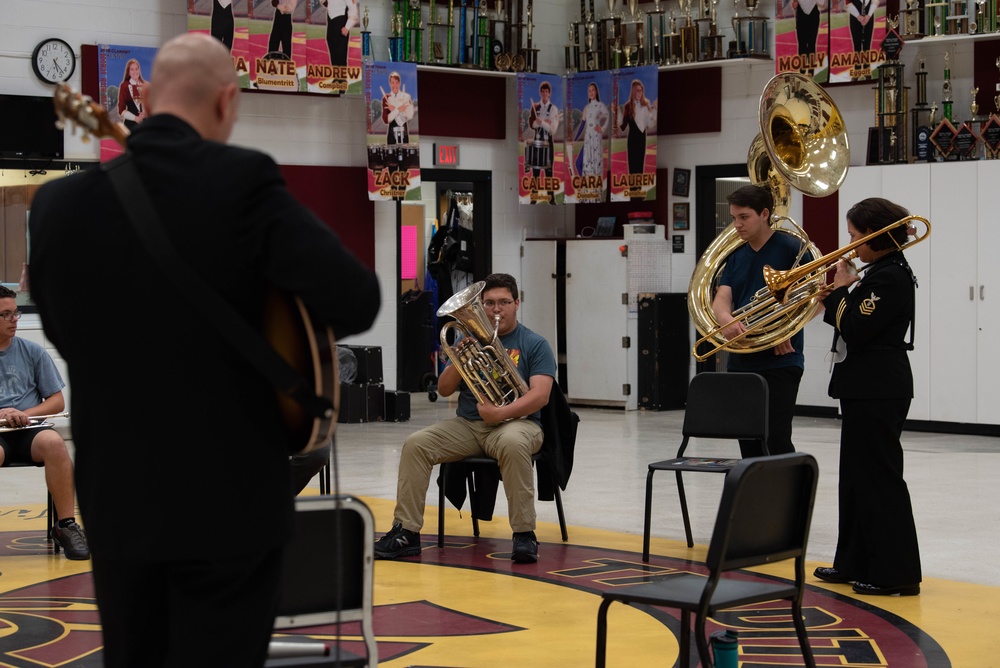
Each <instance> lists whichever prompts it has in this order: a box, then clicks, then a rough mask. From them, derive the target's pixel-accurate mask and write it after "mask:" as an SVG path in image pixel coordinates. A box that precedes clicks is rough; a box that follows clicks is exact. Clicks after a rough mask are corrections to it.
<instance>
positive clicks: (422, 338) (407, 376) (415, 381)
mask: <svg viewBox="0 0 1000 668" xmlns="http://www.w3.org/2000/svg"><path fill="white" fill-rule="evenodd" d="M432 297H433V295H432V294H431V293H430V292H428V291H420V292H416V291H410V292H408V293H407V294H406V295H404V296H403V301H402V306H401V307H400V311H399V329H400V333H401V337H400V344H399V358H398V364H399V376H398V378H399V383H398V385H397V387H398V389H400V390H407V391H410V392H426V391H427V388H428V385H429V383H431V382H434V381H436V376H435V373H434V351H435V350H436V349H437V344H438V333H437V329H436V325H435V316H434V310H433V303H432Z"/></svg>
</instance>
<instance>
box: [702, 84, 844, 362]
mask: <svg viewBox="0 0 1000 668" xmlns="http://www.w3.org/2000/svg"><path fill="white" fill-rule="evenodd" d="M758 121H759V123H760V134H758V135H757V136H756V137H755V138H754V141H753V142H752V143H751V145H750V150H749V152H748V155H747V171H748V172H749V174H750V181H751V182H752V183H754V184H756V185H762V186H766V187H768V188H769V189H770V190H771V193H772V195H773V196H774V211H772V212H771V213H772V215H771V226H772V227H774V229H775V231H776V232H780V233H783V234H791V235H792V236H794V237H796V238H797V239H798V240H799V242H800V247H801V250H800V252H799V258H798V260H801V259H802V258H803V257H805V256H806V254H807V253H808V254H810V255H812V256H813V257H819V255H820V253H819V250H818V249H817V248H816V246H815V245H814V244H813V243H812V242H810V241H809V237H808V236H807V235H806V233H805V232H804V231H803V230H802V228H800V227H799V226H798V225H797V224H796V223H795V221H794V220H792V219H791V218H789V217H788V216H787V213H788V208H789V202H790V200H791V196H790V191H789V187H793V188H795V189H796V190H800V191H801V192H802V193H803V194H805V195H809V196H811V197H825V196H826V195H830V194H832V193H833V192H835V191H836V190H837V189H838V188H840V186H841V184H842V183H843V182H844V178H845V177H846V175H847V168H848V165H849V163H850V149H849V148H848V142H847V129H846V127H845V126H844V121H843V118H842V117H841V115H840V112H839V110H838V109H837V106H836V105H835V104H834V102H833V100H832V99H831V98H830V97H829V96H828V95H827V94H826V91H824V90H823V89H822V87H820V86H819V85H818V84H816V83H815V82H813V80H812V79H810V78H808V77H805V76H802V75H800V74H793V73H784V74H779V75H777V76H775V77H773V78H772V79H771V80H770V81H769V82H768V83H767V85H766V86H765V87H764V91H763V93H761V97H760V106H759V113H758ZM785 222H787V223H789V225H790V227H783V226H782V224H783V223H785ZM743 243H744V242H743V240H742V239H740V237H739V234H738V233H737V232H736V228H735V227H734V226H733V225H732V224H730V225H729V226H728V227H726V229H724V230H723V231H722V233H721V234H719V236H718V237H717V238H716V239H715V241H713V242H712V244H710V245H709V247H708V248H707V249H706V250H705V253H704V254H703V255H702V256H701V258H700V259H699V260H698V265H697V266H696V267H695V270H694V274H693V275H692V276H691V283H690V285H689V287H688V311H689V312H690V314H691V320H692V322H693V323H694V326H695V328H696V329H697V330H698V332H699V333H700V334H702V335H703V337H702V338H701V339H699V340H698V341H697V343H695V345H694V348H693V353H694V356H695V358H696V359H697V360H698V361H699V362H700V361H704V360H705V359H707V358H709V357H710V356H712V355H714V354H715V353H717V352H719V351H720V350H728V351H729V352H731V353H752V352H758V351H761V350H766V349H768V348H773V347H774V346H776V345H778V344H779V343H781V342H782V341H786V340H788V339H790V338H791V337H792V336H794V335H795V333H796V332H798V331H799V330H800V329H802V328H803V327H805V325H806V323H807V322H809V321H810V320H811V319H812V318H813V316H814V315H815V314H816V311H817V309H818V308H819V299H818V297H817V295H818V294H819V293H820V290H819V287H820V286H821V285H822V283H823V281H824V276H822V275H818V276H814V277H810V278H811V280H810V281H809V282H802V283H800V284H799V285H796V286H795V287H794V288H792V289H789V290H788V291H787V294H786V295H785V296H784V297H785V298H784V299H783V300H778V301H779V302H780V303H777V304H773V303H768V305H767V306H766V307H761V306H760V304H759V302H760V301H761V300H765V299H767V298H768V297H770V296H771V293H770V290H768V288H762V289H761V290H760V291H758V293H757V295H755V296H754V299H753V300H752V301H751V302H750V304H748V305H747V306H745V307H744V308H743V309H739V310H737V311H736V312H734V313H733V316H734V317H736V318H737V319H741V320H743V323H744V326H745V327H747V329H748V330H749V331H748V332H746V333H744V334H743V335H742V336H740V337H736V338H733V339H732V340H730V339H726V338H725V337H724V336H723V335H722V330H723V329H724V328H723V327H721V326H720V325H719V322H718V320H717V319H716V317H715V313H714V312H713V311H712V300H713V298H714V297H715V289H716V287H717V283H718V279H719V276H720V275H721V274H722V269H723V268H724V267H725V265H726V258H727V257H729V255H730V253H732V252H733V251H735V250H736V249H737V248H739V247H740V246H741V245H742V244H743ZM798 260H797V261H796V265H798ZM772 301H774V300H772ZM704 343H709V344H711V346H712V348H711V349H709V350H707V351H705V352H703V353H699V352H698V348H699V346H701V345H702V344H704Z"/></svg>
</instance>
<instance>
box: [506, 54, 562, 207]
mask: <svg viewBox="0 0 1000 668" xmlns="http://www.w3.org/2000/svg"><path fill="white" fill-rule="evenodd" d="M564 104H565V96H564V91H563V78H562V77H559V76H555V75H550V74H534V73H530V74H529V73H524V72H521V73H518V75H517V108H518V137H519V139H520V141H519V142H518V143H519V144H520V148H521V150H520V151H519V155H518V174H519V175H520V176H519V178H518V193H517V194H518V201H519V202H520V203H521V204H562V203H563V200H564V199H565V195H566V194H565V183H566V156H565V152H564V146H563V144H564V142H563V136H564V133H565V131H564V127H563V121H562V111H561V110H560V105H564Z"/></svg>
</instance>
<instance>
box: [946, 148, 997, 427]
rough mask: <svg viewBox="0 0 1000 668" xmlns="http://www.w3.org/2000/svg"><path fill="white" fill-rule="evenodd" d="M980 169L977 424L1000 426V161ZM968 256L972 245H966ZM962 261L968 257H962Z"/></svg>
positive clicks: (983, 165)
mask: <svg viewBox="0 0 1000 668" xmlns="http://www.w3.org/2000/svg"><path fill="white" fill-rule="evenodd" d="M976 164H977V165H978V167H979V212H978V214H979V216H978V217H979V228H978V231H977V241H976V248H977V252H978V254H979V262H978V264H977V269H978V273H979V276H978V282H977V283H976V285H975V290H974V292H975V295H974V296H975V299H976V306H977V313H976V315H977V318H978V327H977V330H978V331H977V334H978V338H979V341H978V345H977V356H978V359H977V364H976V366H977V367H978V372H979V373H978V375H977V380H978V387H977V391H976V397H977V400H978V402H977V403H978V412H977V417H978V420H977V422H980V423H985V424H1000V374H998V372H1000V262H997V257H996V255H997V251H998V250H1000V227H998V226H997V217H998V215H1000V212H998V210H997V209H998V206H997V202H998V201H1000V199H998V198H997V187H998V186H1000V160H985V161H980V162H977V163H976ZM964 248H965V251H966V253H968V252H969V249H970V246H969V245H965V246H964ZM956 257H957V258H959V259H961V258H963V257H964V256H963V255H958V256H956Z"/></svg>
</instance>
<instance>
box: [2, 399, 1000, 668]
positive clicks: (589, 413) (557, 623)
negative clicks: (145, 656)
mask: <svg viewBox="0 0 1000 668" xmlns="http://www.w3.org/2000/svg"><path fill="white" fill-rule="evenodd" d="M574 410H576V411H577V412H578V413H579V414H580V417H581V423H580V430H579V435H578V439H577V444H576V456H575V462H574V468H573V474H572V477H571V479H570V481H569V485H568V486H567V489H566V490H565V492H563V502H564V505H565V509H566V516H567V521H568V524H569V541H568V542H567V543H563V542H562V540H561V537H560V534H559V526H558V520H557V516H556V509H555V504H553V503H551V502H539V503H538V505H537V508H538V516H539V526H538V531H537V533H538V537H539V541H540V555H539V556H540V558H539V562H538V563H537V564H533V565H514V564H512V563H511V562H510V559H509V551H510V527H509V526H508V525H507V522H506V504H505V502H504V499H503V495H502V494H501V495H500V497H499V498H498V503H497V510H496V513H497V515H496V517H495V518H494V521H492V522H484V523H481V535H480V537H479V538H478V539H474V538H473V537H472V525H471V520H470V519H469V515H468V507H466V508H465V509H463V511H462V512H461V513H459V511H457V510H456V509H454V508H453V507H451V506H449V507H448V508H447V512H446V520H445V524H446V534H447V536H448V539H447V543H446V545H445V547H444V548H443V549H439V548H438V547H437V541H436V535H437V513H436V505H437V488H436V486H435V485H433V483H432V485H431V488H430V489H429V490H428V505H427V511H426V525H425V527H424V529H423V531H422V539H423V548H424V549H423V553H422V554H421V555H420V556H419V557H412V558H407V559H403V560H399V561H394V562H393V561H376V563H375V592H374V600H375V614H374V618H375V622H374V627H375V632H376V635H377V636H378V643H379V656H380V663H381V664H382V665H385V666H399V667H402V666H453V667H457V666H476V667H488V666H502V665H503V666H506V665H550V666H579V665H589V664H592V663H593V660H594V645H595V629H596V618H597V607H598V604H599V602H600V592H601V591H602V590H605V589H608V588H610V587H615V586H622V585H624V584H628V583H629V582H631V581H633V579H634V578H636V577H641V576H642V575H644V574H648V573H650V572H653V573H662V572H675V571H677V570H694V571H700V569H701V563H702V562H703V560H704V556H705V550H706V546H707V543H708V541H709V539H710V537H711V531H712V526H713V523H714V516H715V511H716V508H717V504H718V498H719V494H720V492H721V488H722V479H723V476H716V475H700V474H692V475H689V476H686V477H685V488H686V490H687V492H688V504H689V506H690V509H691V514H692V517H691V522H692V528H693V531H694V539H695V542H696V545H695V547H694V548H690V549H689V548H688V547H687V546H686V544H685V542H684V540H683V538H684V531H683V525H682V522H681V518H680V512H679V505H678V500H677V494H676V486H675V484H674V481H673V476H670V475H669V474H663V473H661V474H659V475H658V476H657V477H656V478H655V479H654V498H653V541H652V558H651V561H650V563H649V564H643V562H642V561H641V551H642V516H643V498H644V493H645V476H646V467H647V464H648V463H650V462H652V461H657V460H660V459H666V458H668V457H670V456H672V455H673V453H674V452H675V451H676V448H677V444H678V443H679V440H680V428H681V421H682V418H683V413H682V412H681V411H663V412H647V411H631V412H625V411H621V410H612V409H593V408H580V407H577V408H575V409H574ZM453 413H454V404H453V403H450V402H449V401H447V400H445V399H438V400H437V401H436V402H430V401H429V400H428V398H427V395H426V394H423V393H414V394H413V395H412V396H411V417H410V420H408V421H406V422H377V423H366V424H341V425H339V426H338V431H337V464H338V466H337V469H338V471H339V473H338V474H337V475H336V476H335V478H334V486H335V488H336V489H339V490H340V492H341V493H347V494H351V495H353V496H356V497H359V498H361V499H362V500H363V501H364V502H365V503H366V504H368V506H369V507H370V508H371V510H372V512H373V513H374V515H375V519H376V536H380V535H381V534H382V533H383V532H385V531H386V530H387V529H388V528H389V526H390V525H391V522H392V510H393V499H394V497H395V485H396V465H397V462H398V457H399V448H400V446H401V445H402V442H403V439H404V438H405V437H406V435H407V434H409V433H410V432H411V431H413V430H415V429H417V428H420V427H422V426H425V425H427V424H430V423H432V422H434V421H436V420H438V419H441V418H444V417H448V416H451V415H452V414H453ZM794 430H795V431H794V441H795V444H796V448H797V449H798V450H799V451H803V452H809V453H811V454H813V455H814V456H815V457H816V459H817V460H818V462H819V467H820V481H819V490H818V493H817V498H816V505H815V511H814V515H813V522H812V532H811V535H810V541H809V553H808V554H809V563H808V573H809V575H808V577H807V594H806V600H805V611H806V615H807V625H808V626H809V629H810V639H811V644H812V647H813V651H814V654H815V655H816V658H817V662H818V663H819V664H820V665H837V666H844V665H864V666H900V667H902V668H915V667H920V666H929V667H932V668H944V667H947V666H956V667H960V666H977V667H979V666H990V665H1000V662H996V660H995V659H994V654H995V653H994V652H993V649H994V645H995V640H994V639H995V633H996V629H995V618H996V611H997V610H998V609H1000V568H997V566H996V565H995V564H994V562H993V561H992V558H993V556H994V555H996V554H998V553H1000V532H998V531H997V527H998V521H997V520H998V517H997V515H998V513H1000V511H998V508H1000V486H998V485H997V484H996V481H995V479H994V476H993V473H994V472H995V471H997V470H998V464H1000V439H998V438H995V437H984V436H967V435H954V434H935V433H922V432H906V433H904V436H903V441H904V447H905V449H906V479H907V482H908V484H909V488H910V493H911V496H912V499H913V506H914V515H915V519H916V523H917V529H918V532H919V538H920V549H921V560H922V564H923V571H924V581H923V583H922V591H921V594H920V595H919V596H913V597H898V596H892V597H864V596H858V595H855V594H853V593H852V591H851V588H850V585H832V584H827V583H824V582H821V581H818V580H816V579H815V578H814V577H812V575H811V572H812V569H813V568H814V567H815V566H823V565H829V564H830V562H831V560H832V558H833V551H834V549H835V545H836V539H837V501H836V499H837V459H838V447H839V446H838V443H839V438H840V428H839V423H838V422H837V421H836V420H835V419H825V418H796V421H795V427H794ZM693 448H696V449H694V450H692V451H691V454H693V455H705V456H713V455H715V456H732V455H734V454H736V453H738V448H736V446H735V444H731V443H727V442H705V441H702V442H699V443H697V444H696V445H694V446H693ZM0 476H2V479H3V485H2V486H0V665H9V666H28V665H30V666H79V667H81V668H83V667H88V666H99V665H100V646H101V641H100V633H99V632H100V624H99V622H98V620H97V615H96V607H95V605H94V601H93V591H92V587H91V582H90V562H72V561H68V560H66V559H65V558H64V557H62V556H61V555H59V556H56V555H53V554H52V553H51V548H50V546H49V545H48V544H47V543H46V542H45V540H44V528H45V504H44V501H45V491H44V478H43V471H42V470H41V469H30V468H19V469H11V470H5V471H3V472H2V473H0ZM318 492H319V479H318V478H316V479H314V480H313V482H312V483H311V485H310V487H309V488H308V489H307V490H306V491H305V492H304V493H306V494H316V493H318ZM373 538H374V537H373ZM759 575H763V576H765V577H779V578H787V577H791V562H785V563H779V564H775V565H771V566H769V567H767V568H765V569H761V570H759V571H756V572H747V573H743V574H741V577H757V576H759ZM772 608H773V610H774V612H773V613H771V612H770V610H771V609H772ZM675 615H676V611H671V610H669V609H663V610H652V609H651V610H639V609H635V608H629V607H625V606H622V605H618V604H615V605H613V606H612V607H611V611H610V615H609V645H608V657H609V661H608V665H609V666H626V665H628V666H633V665H653V664H658V665H664V664H666V665H672V664H673V663H674V662H675V661H676V660H677V655H678V642H677V634H678V632H679V631H678V622H677V620H676V617H675ZM715 622H716V623H717V624H718V626H713V627H712V628H719V626H723V627H726V628H735V629H736V630H737V631H738V632H739V634H740V661H741V663H742V665H743V666H763V665H789V666H794V665H802V662H801V656H800V654H799V650H798V645H797V642H796V640H795V635H794V631H793V630H792V628H791V623H790V620H789V618H788V609H787V607H783V606H779V605H776V604H763V605H762V606H753V607H752V609H748V610H741V611H734V612H729V613H726V614H725V615H720V618H718V619H716V620H715ZM356 632H357V630H356V626H355V627H353V628H351V627H349V628H345V629H344V630H343V631H342V636H341V637H342V639H344V640H348V641H354V640H357V636H356V635H352V633H355V634H356ZM351 644H354V643H353V642H352V643H351Z"/></svg>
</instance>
